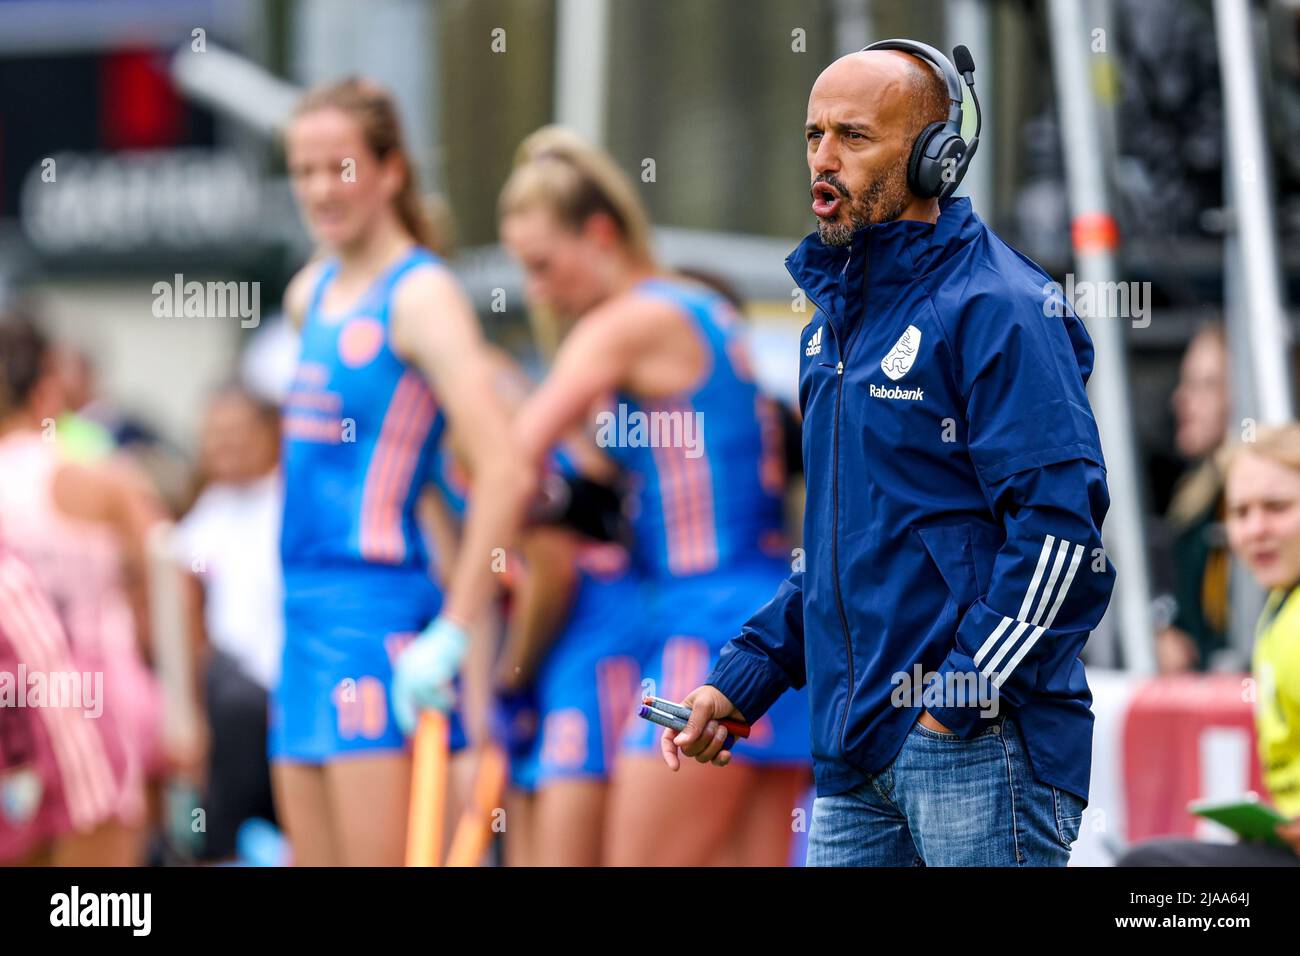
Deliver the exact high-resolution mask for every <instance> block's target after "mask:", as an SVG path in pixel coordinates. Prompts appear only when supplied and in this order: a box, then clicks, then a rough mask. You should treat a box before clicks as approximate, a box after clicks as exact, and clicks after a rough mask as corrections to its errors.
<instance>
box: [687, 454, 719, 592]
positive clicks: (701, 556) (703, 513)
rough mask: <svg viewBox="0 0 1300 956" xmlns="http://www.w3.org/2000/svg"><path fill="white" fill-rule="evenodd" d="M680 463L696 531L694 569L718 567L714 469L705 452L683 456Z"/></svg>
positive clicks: (696, 570) (703, 569) (699, 570)
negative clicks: (685, 479) (699, 454)
mask: <svg viewBox="0 0 1300 956" xmlns="http://www.w3.org/2000/svg"><path fill="white" fill-rule="evenodd" d="M683 463H684V465H685V468H686V473H687V475H688V476H689V478H690V480H689V483H688V487H689V488H690V496H691V511H692V516H693V523H694V530H695V564H694V565H693V566H692V568H691V570H692V571H695V572H697V573H698V572H701V571H711V570H712V569H713V568H716V567H717V566H718V532H717V525H716V522H715V521H714V513H713V470H712V469H711V468H710V466H709V460H708V458H706V457H705V456H704V455H701V456H700V457H699V458H685V457H683Z"/></svg>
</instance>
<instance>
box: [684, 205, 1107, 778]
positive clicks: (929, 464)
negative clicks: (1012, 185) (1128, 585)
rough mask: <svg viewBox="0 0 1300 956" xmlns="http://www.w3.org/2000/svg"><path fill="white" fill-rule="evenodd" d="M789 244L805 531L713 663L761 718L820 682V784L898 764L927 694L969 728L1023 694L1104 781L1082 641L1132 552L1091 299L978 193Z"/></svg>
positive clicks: (1028, 714) (1012, 707) (816, 728)
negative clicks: (1092, 332) (1104, 426)
mask: <svg viewBox="0 0 1300 956" xmlns="http://www.w3.org/2000/svg"><path fill="white" fill-rule="evenodd" d="M786 266H787V268H788V269H789V270H790V274H791V275H792V276H793V277H794V280H795V282H796V283H797V284H798V285H799V287H800V288H801V289H803V290H804V292H805V293H806V294H807V296H808V299H809V300H810V301H811V302H812V304H813V305H815V306H816V309H817V311H816V314H815V316H814V318H813V321H812V322H811V323H809V325H808V326H807V327H806V328H805V329H804V331H803V334H802V336H801V341H800V350H801V356H800V373H799V398H800V403H801V406H802V408H803V414H804V425H803V458H804V473H805V476H806V481H807V486H808V496H807V505H806V512H805V516H804V547H805V549H806V554H805V555H804V560H803V564H802V566H800V564H799V563H796V565H795V570H794V572H793V573H792V574H791V575H790V577H789V578H788V580H786V582H785V583H784V584H783V585H782V586H781V588H780V589H779V590H778V592H777V594H776V596H775V597H774V598H773V599H772V601H771V602H770V603H768V604H767V605H766V606H765V607H763V608H762V609H761V610H759V611H758V613H756V614H755V615H754V617H753V618H751V619H750V621H749V622H748V623H747V624H745V626H744V627H743V629H742V631H741V634H740V635H739V636H738V637H736V638H734V639H733V640H732V641H731V642H730V643H729V644H728V645H727V646H726V647H725V648H723V650H722V653H721V655H720V657H719V659H718V661H717V663H716V665H715V667H714V670H713V672H712V673H711V674H710V675H709V678H708V681H707V682H708V683H710V684H712V685H714V686H716V687H717V688H718V689H719V690H721V691H722V692H723V693H724V694H725V695H726V696H727V697H728V698H729V699H730V700H731V701H732V703H734V704H735V705H736V707H737V708H738V709H739V710H740V712H741V713H742V714H744V716H745V718H746V719H748V720H750V721H754V720H757V719H758V718H759V717H760V716H761V715H762V714H763V713H764V712H766V711H767V709H768V708H769V707H770V706H771V705H772V703H773V701H775V700H776V698H777V697H778V696H779V695H780V694H781V693H782V692H784V691H785V690H786V689H788V688H790V687H802V686H804V684H805V683H806V684H809V685H810V687H811V691H810V694H809V700H810V702H811V707H812V721H811V729H812V752H813V757H814V763H815V770H816V776H817V791H818V793H819V794H821V795H827V794H831V793H837V792H841V791H843V790H846V789H848V788H850V787H852V786H854V785H856V784H858V783H860V782H861V781H862V779H863V775H864V774H870V773H876V772H879V771H881V770H883V769H884V768H885V767H886V766H888V765H889V763H890V762H891V761H892V760H893V759H894V757H895V755H896V754H897V753H898V751H899V749H900V748H901V747H902V744H903V740H904V738H905V737H906V735H907V733H908V731H909V729H910V727H911V725H912V723H913V722H914V721H915V720H916V719H917V717H918V716H919V714H920V710H921V708H922V707H924V708H925V709H928V710H929V711H930V713H931V714H932V715H933V716H934V717H935V718H936V719H937V720H939V721H940V722H941V723H942V724H944V725H945V726H947V727H948V728H949V729H951V730H953V731H954V732H956V733H957V734H959V735H960V736H962V737H969V736H971V735H972V734H974V733H976V732H978V731H979V730H980V729H981V728H982V727H983V726H985V725H986V724H987V722H988V721H991V720H995V719H998V717H999V716H1000V715H1005V714H1010V715H1014V717H1015V718H1016V719H1017V720H1018V722H1019V723H1020V726H1021V729H1022V732H1023V734H1024V737H1025V741H1026V744H1027V747H1028V750H1029V757H1030V761H1031V763H1032V765H1033V770H1034V773H1035V775H1036V776H1037V777H1038V778H1039V779H1040V780H1042V781H1044V782H1046V783H1049V784H1051V785H1053V786H1057V787H1059V788H1061V789H1064V790H1068V791H1070V792H1072V793H1075V794H1078V795H1079V796H1081V797H1083V798H1085V799H1086V798H1087V794H1088V775H1089V768H1090V763H1091V752H1092V711H1091V703H1092V695H1091V693H1090V692H1089V690H1088V685H1087V681H1086V680H1085V678H1084V669H1083V663H1082V662H1081V661H1080V660H1079V653H1080V651H1081V650H1082V649H1083V646H1084V643H1085V642H1086V641H1087V639H1088V634H1089V632H1090V631H1091V630H1092V629H1093V628H1094V627H1095V626H1096V625H1097V623H1098V621H1100V619H1101V616H1102V614H1103V612H1104V611H1105V609H1106V605H1107V603H1108V602H1109V600H1110V593H1111V590H1112V588H1113V585H1114V578H1115V571H1114V567H1113V566H1112V565H1111V564H1110V562H1109V560H1108V559H1107V557H1106V554H1105V552H1104V551H1103V550H1102V544H1101V523H1102V518H1103V517H1104V516H1105V514H1106V509H1107V507H1108V506H1109V502H1110V499H1109V496H1108V493H1107V490H1106V471H1105V463H1104V462H1103V460H1102V455H1101V443H1100V440H1099V438H1098V435H1097V426H1096V422H1095V421H1094V419H1093V416H1092V410H1091V408H1090V407H1089V404H1088V398H1087V394H1086V392H1085V389H1084V385H1085V383H1086V381H1087V379H1088V375H1089V374H1090V373H1091V371H1092V360H1093V349H1092V342H1091V340H1090V338H1089V337H1088V333H1087V331H1086V330H1085V329H1084V326H1083V323H1082V322H1081V321H1079V319H1078V318H1077V317H1076V316H1075V315H1074V313H1073V311H1072V310H1071V309H1070V308H1069V306H1068V305H1067V304H1066V303H1065V302H1064V301H1063V300H1062V297H1061V295H1060V293H1059V291H1057V287H1055V286H1053V285H1052V284H1051V279H1050V278H1049V277H1048V276H1047V275H1046V273H1044V272H1043V271H1042V270H1041V269H1040V268H1038V266H1036V265H1035V264H1034V263H1033V262H1031V261H1030V260H1028V259H1026V258H1025V257H1024V256H1022V255H1020V254H1019V253H1018V252H1016V251H1015V250H1014V249H1012V248H1011V247H1010V246H1008V245H1006V244H1005V243H1004V242H1002V240H1000V239H999V238H998V237H997V236H996V235H994V233H993V232H992V231H991V230H990V229H989V228H988V227H987V226H986V225H985V224H984V223H983V222H982V221H981V220H980V218H979V217H978V216H976V215H975V213H974V211H973V210H972V209H971V207H970V202H969V200H967V199H964V198H963V199H956V200H950V201H947V202H946V203H944V204H943V207H942V211H941V214H940V217H939V220H938V222H937V223H935V224H930V223H924V222H911V221H896V222H889V223H882V224H880V225H875V226H868V227H865V228H863V229H860V230H859V231H858V232H857V233H856V234H855V236H854V238H853V241H852V244H851V245H849V246H844V247H831V246H827V245H824V244H823V243H822V242H821V241H820V239H819V238H818V237H817V234H816V233H814V234H812V235H810V236H808V237H807V238H806V239H805V240H804V241H803V243H802V244H801V245H800V246H799V248H798V249H796V250H795V251H794V253H792V254H791V256H790V257H789V258H788V259H787V260H786ZM739 746H741V747H743V746H744V744H743V743H741V744H739Z"/></svg>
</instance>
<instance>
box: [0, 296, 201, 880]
mask: <svg viewBox="0 0 1300 956" xmlns="http://www.w3.org/2000/svg"><path fill="white" fill-rule="evenodd" d="M62 409H63V390H62V386H61V384H60V381H59V379H58V376H57V374H56V371H55V368H54V363H53V361H52V355H51V351H50V347H49V343H48V341H47V340H46V338H45V337H44V335H42V334H41V332H40V331H39V330H38V329H37V327H36V326H35V324H34V323H33V322H31V321H30V320H28V319H26V318H24V317H21V316H13V317H8V318H6V319H4V320H3V321H0V475H3V476H4V480H3V481H0V534H3V540H4V544H5V546H6V548H8V549H10V550H11V551H12V552H13V553H14V554H16V555H17V556H18V557H19V558H20V559H21V560H22V561H23V562H24V563H25V564H26V565H28V566H29V567H30V568H31V571H32V574H33V575H34V577H35V580H36V582H37V585H38V586H39V587H40V589H41V590H42V591H43V592H44V594H45V595H46V596H47V597H48V599H49V602H50V605H51V606H52V608H53V610H54V612H55V614H56V615H57V617H58V619H59V621H60V623H61V624H62V626H63V629H64V630H65V631H66V633H67V637H68V640H69V643H70V644H71V647H72V653H73V657H74V658H75V659H76V660H77V661H78V663H79V665H80V666H81V667H82V668H84V669H88V670H91V671H98V672H101V673H102V675H103V701H104V703H103V714H102V717H101V719H104V720H105V722H106V724H108V725H109V727H110V728H111V729H110V730H109V731H106V733H111V734H112V735H113V737H114V740H113V743H114V744H115V745H116V746H117V747H119V748H120V749H121V750H122V752H123V753H124V755H125V778H124V783H123V786H122V787H121V790H120V793H119V794H117V795H116V797H115V801H116V802H115V806H114V820H115V824H116V826H115V835H114V837H113V838H111V839H106V841H105V842H106V843H108V844H111V846H109V847H107V848H106V849H105V850H104V853H105V854H106V856H108V857H111V859H112V861H113V862H115V863H117V864H118V865H125V864H130V863H133V862H136V861H137V860H138V859H139V853H140V850H141V843H140V841H141V839H142V838H143V835H144V831H145V824H146V807H145V786H146V781H147V780H148V779H149V778H150V777H152V776H154V775H156V774H158V773H159V772H161V771H162V770H163V769H164V758H165V757H166V758H167V759H169V760H170V761H171V762H172V763H173V765H174V766H175V768H176V769H181V768H183V767H184V766H186V765H188V764H191V763H193V762H195V760H196V759H197V754H194V753H186V754H182V753H173V754H167V755H164V753H163V751H162V739H161V735H160V731H161V713H160V709H161V701H160V698H159V692H158V688H157V684H156V681H155V679H154V677H153V674H152V673H151V672H150V670H149V668H148V667H147V666H146V664H145V654H144V651H145V649H147V648H148V647H149V642H148V640H147V639H146V638H147V633H148V630H147V628H148V620H149V618H148V608H149V598H150V595H149V593H148V588H147V584H146V580H147V575H146V558H145V554H146V545H145V542H146V540H147V536H148V534H149V533H150V529H151V528H152V527H153V526H154V524H155V523H156V522H157V521H158V519H159V518H160V516H161V509H160V507H159V504H158V501H157V499H156V497H155V496H154V495H153V493H152V491H151V489H150V488H149V486H148V484H147V482H146V481H144V479H143V478H142V477H141V476H140V475H139V473H138V472H137V471H135V470H133V469H131V468H130V467H129V465H128V464H127V463H126V462H121V461H112V462H93V463H81V462H75V461H69V460H68V459H67V458H66V457H65V456H64V455H63V452H62V448H61V443H60V442H59V441H58V440H57V439H58V438H59V434H58V429H57V425H56V426H55V427H54V428H51V427H50V423H51V422H54V421H55V420H56V416H57V415H58V414H59V412H60V411H62ZM10 637H11V640H12V639H13V635H12V634H11V635H10Z"/></svg>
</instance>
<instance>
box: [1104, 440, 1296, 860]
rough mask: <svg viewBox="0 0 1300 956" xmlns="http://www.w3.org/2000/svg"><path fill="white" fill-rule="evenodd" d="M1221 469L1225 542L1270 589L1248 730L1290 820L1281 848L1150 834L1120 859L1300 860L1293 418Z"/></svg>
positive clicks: (1267, 781) (1232, 454)
mask: <svg viewBox="0 0 1300 956" xmlns="http://www.w3.org/2000/svg"><path fill="white" fill-rule="evenodd" d="M1221 470H1222V472H1223V474H1224V475H1225V477H1226V503H1227V507H1226V515H1227V532H1228V540H1229V543H1230V544H1231V546H1232V551H1233V553H1234V554H1236V555H1237V557H1238V558H1240V559H1241V561H1242V562H1244V563H1245V565H1246V567H1247V568H1249V569H1250V572H1251V574H1253V575H1254V576H1255V578H1256V579H1257V580H1258V581H1259V583H1260V584H1261V585H1262V586H1263V587H1265V588H1267V589H1269V596H1268V603H1267V604H1266V605H1265V607H1264V612H1263V613H1262V614H1261V615H1260V620H1259V625H1258V630H1257V634H1256V641H1255V651H1254V668H1253V669H1254V676H1255V686H1256V693H1257V697H1256V701H1257V703H1256V713H1255V729H1256V732H1257V735H1258V744H1259V758H1260V764H1261V766H1262V767H1263V770H1264V785H1265V787H1267V789H1268V791H1269V794H1270V795H1271V796H1272V798H1273V801H1274V804H1275V806H1276V808H1277V810H1278V811H1279V812H1280V813H1282V814H1283V815H1284V816H1286V817H1288V818H1290V821H1291V822H1290V823H1287V824H1283V825H1282V826H1280V827H1279V829H1278V835H1279V836H1280V837H1281V838H1282V840H1283V841H1284V842H1285V843H1286V844H1287V847H1288V848H1283V847H1277V846H1272V845H1270V844H1265V843H1236V844H1228V845H1223V844H1211V843H1199V842H1197V841H1195V840H1155V841H1151V842H1149V843H1146V844H1143V845H1141V846H1139V847H1137V848H1135V849H1133V850H1131V851H1130V852H1129V853H1128V854H1127V855H1126V856H1125V857H1124V858H1123V859H1121V860H1120V865H1121V866H1178V865H1184V866H1283V865H1286V866H1300V424H1295V423H1292V424H1289V425H1286V426H1283V427H1280V428H1261V429H1260V431H1259V434H1258V437H1257V440H1256V441H1254V442H1251V443H1247V444H1241V445H1237V446H1235V447H1233V448H1231V449H1229V450H1228V451H1227V452H1226V453H1225V455H1224V456H1223V459H1222V461H1221Z"/></svg>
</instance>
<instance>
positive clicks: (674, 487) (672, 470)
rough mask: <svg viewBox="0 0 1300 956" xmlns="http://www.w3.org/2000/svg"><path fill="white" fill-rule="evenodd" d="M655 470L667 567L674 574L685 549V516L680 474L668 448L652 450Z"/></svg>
mask: <svg viewBox="0 0 1300 956" xmlns="http://www.w3.org/2000/svg"><path fill="white" fill-rule="evenodd" d="M651 451H652V453H653V458H654V462H655V470H656V471H657V472H658V474H659V501H660V507H661V509H662V511H663V526H664V547H665V548H666V549H667V551H668V567H669V568H670V569H671V570H672V571H674V572H676V571H677V568H678V565H679V564H681V563H682V551H683V549H684V547H685V542H684V536H685V534H686V514H685V510H684V508H683V503H682V493H681V491H680V489H679V488H678V484H679V482H680V472H679V470H678V469H677V467H676V463H675V462H674V460H673V457H672V455H671V451H672V449H670V448H652V449H651Z"/></svg>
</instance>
